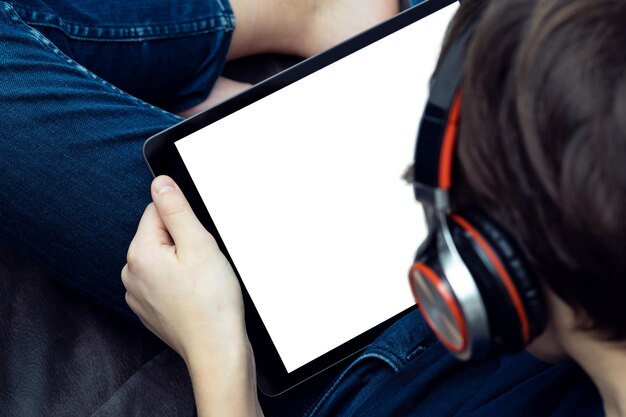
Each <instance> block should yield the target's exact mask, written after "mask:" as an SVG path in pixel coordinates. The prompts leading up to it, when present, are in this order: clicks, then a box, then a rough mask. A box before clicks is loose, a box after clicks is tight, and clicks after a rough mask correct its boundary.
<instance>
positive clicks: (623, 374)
mask: <svg viewBox="0 0 626 417" xmlns="http://www.w3.org/2000/svg"><path fill="white" fill-rule="evenodd" d="M571 339H572V340H570V341H568V342H570V343H566V344H567V345H568V346H567V348H566V349H567V351H568V353H569V355H570V356H571V357H572V359H574V360H575V361H576V362H578V364H579V365H580V366H581V367H582V368H583V369H584V370H585V372H587V374H588V375H589V376H590V377H591V379H592V380H593V382H594V384H595V385H596V387H597V388H598V391H599V392H600V395H601V396H602V401H603V402H604V412H605V415H606V417H626V384H625V383H624V381H626V347H625V345H624V343H615V342H607V341H603V340H598V339H597V336H595V335H591V334H586V333H581V332H576V334H575V335H573V336H572V338H571Z"/></svg>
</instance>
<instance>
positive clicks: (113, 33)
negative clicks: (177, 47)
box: [13, 6, 235, 42]
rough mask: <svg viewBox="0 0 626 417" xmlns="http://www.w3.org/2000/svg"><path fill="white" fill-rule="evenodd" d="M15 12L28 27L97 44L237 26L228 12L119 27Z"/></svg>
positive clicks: (29, 11)
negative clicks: (183, 20) (40, 28)
mask: <svg viewBox="0 0 626 417" xmlns="http://www.w3.org/2000/svg"><path fill="white" fill-rule="evenodd" d="M13 9H14V11H15V12H16V13H17V14H18V16H19V17H20V18H21V19H22V20H23V21H24V22H25V23H27V24H28V25H31V26H41V27H50V28H54V29H57V30H60V31H62V32H63V33H64V34H65V35H67V36H68V37H69V38H71V39H77V40H85V41H96V42H107V41H116V42H142V41H145V40H157V39H173V38H180V37H185V36H196V35H202V34H206V33H211V32H217V31H220V30H224V31H232V30H234V26H235V22H234V16H233V14H232V13H229V12H227V11H224V13H220V14H216V15H214V16H205V17H202V18H198V19H194V20H189V21H186V22H178V23H170V24H157V25H141V24H139V23H137V24H132V23H128V24H124V25H119V26H116V25H110V26H106V25H103V26H92V25H85V24H79V23H74V22H68V21H65V20H64V19H62V18H60V17H59V16H58V15H56V14H54V13H47V12H41V11H38V10H32V9H28V8H25V7H22V6H13Z"/></svg>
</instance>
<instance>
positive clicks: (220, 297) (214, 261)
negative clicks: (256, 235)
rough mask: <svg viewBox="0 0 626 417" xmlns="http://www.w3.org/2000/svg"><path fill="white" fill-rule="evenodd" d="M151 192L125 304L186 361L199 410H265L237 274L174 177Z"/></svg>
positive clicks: (126, 271) (132, 251)
mask: <svg viewBox="0 0 626 417" xmlns="http://www.w3.org/2000/svg"><path fill="white" fill-rule="evenodd" d="M151 192H152V199H153V203H152V204H150V205H148V207H147V208H146V210H145V212H144V214H143V216H142V218H141V221H140V223H139V226H138V229H137V233H136V235H135V237H134V238H133V240H132V242H131V244H130V247H129V249H128V255H127V264H126V265H125V266H124V268H123V270H122V282H123V284H124V286H125V287H126V291H127V292H126V302H127V303H128V305H129V306H130V308H131V309H132V310H133V311H134V312H135V313H136V314H137V316H138V317H139V318H140V320H141V322H142V323H143V324H144V325H145V326H146V327H147V328H148V329H149V330H150V331H152V332H153V333H154V334H155V335H157V336H158V337H159V338H160V339H161V340H163V341H164V342H165V343H167V344H168V345H169V346H170V347H171V348H172V349H174V350H175V351H176V352H178V353H179V354H180V355H181V357H182V358H183V359H184V360H185V363H186V364H187V368H188V370H189V374H190V376H191V380H192V384H193V389H194V395H195V399H196V407H197V410H198V416H200V417H207V416H238V417H242V416H262V415H263V413H262V411H261V408H260V406H259V402H258V398H257V390H256V374H255V366H254V355H253V353H252V349H251V347H250V342H249V340H248V336H247V333H246V328H245V319H244V307H243V300H242V297H241V287H240V286H239V282H238V281H237V277H236V276H235V273H234V272H233V270H232V268H231V266H230V264H229V263H228V260H227V259H226V258H225V257H224V255H223V254H222V253H221V251H220V249H219V247H218V246H217V243H216V242H215V239H214V238H213V236H211V234H209V233H208V232H207V231H206V230H205V229H204V227H203V226H202V224H201V223H200V222H199V221H198V219H197V218H196V216H195V215H194V213H193V211H192V209H191V207H190V206H189V204H188V202H187V200H186V199H185V197H184V196H183V194H182V192H181V191H180V188H178V186H177V185H176V184H175V183H174V181H173V180H172V179H171V178H169V177H166V176H161V177H158V178H156V179H155V180H154V181H153V182H152V186H151Z"/></svg>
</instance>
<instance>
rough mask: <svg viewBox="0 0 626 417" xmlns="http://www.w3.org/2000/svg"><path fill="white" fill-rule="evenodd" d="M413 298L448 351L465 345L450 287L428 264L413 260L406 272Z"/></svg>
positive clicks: (463, 328) (462, 321)
mask: <svg viewBox="0 0 626 417" xmlns="http://www.w3.org/2000/svg"><path fill="white" fill-rule="evenodd" d="M409 282H410V284H411V290H412V291H413V296H414V297H415V301H416V303H417V305H418V306H419V308H420V310H421V312H422V315H423V317H424V319H425V320H426V322H427V323H428V325H429V326H430V328H431V329H432V330H433V332H434V333H435V335H436V336H437V338H438V339H439V341H441V343H442V344H443V345H444V346H445V347H446V348H447V349H448V350H450V351H451V352H455V353H459V352H463V351H464V350H465V349H466V348H467V344H468V338H467V325H466V323H465V318H464V317H463V314H462V313H461V308H460V306H459V304H458V302H457V300H456V298H455V297H454V294H453V293H452V291H451V290H450V288H449V287H448V286H447V285H446V283H445V280H444V279H442V278H441V277H440V276H439V275H438V274H437V273H436V272H435V271H434V270H433V269H432V268H431V267H430V266H428V265H427V264H425V263H421V262H416V263H415V264H414V265H413V267H412V268H411V271H410V273H409Z"/></svg>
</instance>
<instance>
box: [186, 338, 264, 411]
mask: <svg viewBox="0 0 626 417" xmlns="http://www.w3.org/2000/svg"><path fill="white" fill-rule="evenodd" d="M186 362H187V367H188V369H189V374H190V375H191V381H192V384H193V391H194V396H195V399H196V407H197V410H198V417H212V416H219V417H228V416H236V417H262V416H263V412H262V411H261V407H260V405H259V401H258V397H257V389H256V372H255V367H254V355H253V353H252V349H251V348H250V344H249V343H248V342H247V341H246V342H244V343H239V346H232V349H228V350H227V351H225V352H224V353H223V354H222V355H220V356H219V357H217V356H216V355H214V354H210V353H209V352H206V353H205V354H203V353H202V351H198V352H195V353H194V354H192V355H189V358H188V359H186Z"/></svg>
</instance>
